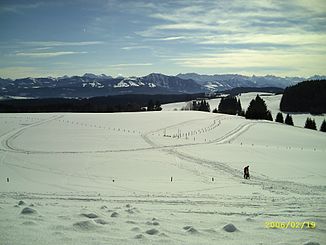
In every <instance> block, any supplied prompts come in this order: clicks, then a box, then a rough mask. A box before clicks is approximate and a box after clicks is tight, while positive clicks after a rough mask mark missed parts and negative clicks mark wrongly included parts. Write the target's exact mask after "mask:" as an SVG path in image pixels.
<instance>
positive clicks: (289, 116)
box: [284, 114, 294, 126]
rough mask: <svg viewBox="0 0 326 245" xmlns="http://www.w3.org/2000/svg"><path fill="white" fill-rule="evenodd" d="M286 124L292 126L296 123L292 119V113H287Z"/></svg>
mask: <svg viewBox="0 0 326 245" xmlns="http://www.w3.org/2000/svg"><path fill="white" fill-rule="evenodd" d="M284 122H285V124H287V125H291V126H293V125H294V124H293V119H292V116H291V115H290V114H287V115H286V118H285V121H284Z"/></svg>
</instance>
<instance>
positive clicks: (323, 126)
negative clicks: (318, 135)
mask: <svg viewBox="0 0 326 245" xmlns="http://www.w3.org/2000/svg"><path fill="white" fill-rule="evenodd" d="M320 131H322V132H326V120H325V119H324V120H323V122H322V124H321V126H320Z"/></svg>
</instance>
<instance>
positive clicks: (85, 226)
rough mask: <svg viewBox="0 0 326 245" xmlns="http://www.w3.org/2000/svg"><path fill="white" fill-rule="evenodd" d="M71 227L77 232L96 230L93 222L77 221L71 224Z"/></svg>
mask: <svg viewBox="0 0 326 245" xmlns="http://www.w3.org/2000/svg"><path fill="white" fill-rule="evenodd" d="M73 227H75V228H76V229H79V230H84V231H88V230H94V229H95V228H96V224H95V223H94V221H93V220H86V221H79V222H76V223H74V224H73Z"/></svg>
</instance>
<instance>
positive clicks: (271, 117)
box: [266, 111, 273, 121]
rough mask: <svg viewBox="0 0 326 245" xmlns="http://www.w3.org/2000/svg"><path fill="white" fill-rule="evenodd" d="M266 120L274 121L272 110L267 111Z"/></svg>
mask: <svg viewBox="0 0 326 245" xmlns="http://www.w3.org/2000/svg"><path fill="white" fill-rule="evenodd" d="M266 120H269V121H273V116H272V113H271V112H270V111H267V113H266Z"/></svg>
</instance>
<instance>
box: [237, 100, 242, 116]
mask: <svg viewBox="0 0 326 245" xmlns="http://www.w3.org/2000/svg"><path fill="white" fill-rule="evenodd" d="M241 113H242V106H241V102H240V99H238V103H237V114H238V115H239V116H240V114H241Z"/></svg>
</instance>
